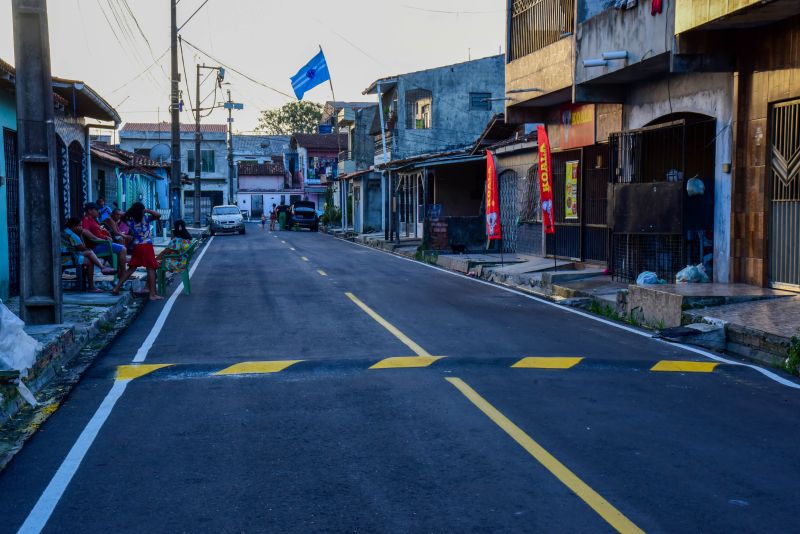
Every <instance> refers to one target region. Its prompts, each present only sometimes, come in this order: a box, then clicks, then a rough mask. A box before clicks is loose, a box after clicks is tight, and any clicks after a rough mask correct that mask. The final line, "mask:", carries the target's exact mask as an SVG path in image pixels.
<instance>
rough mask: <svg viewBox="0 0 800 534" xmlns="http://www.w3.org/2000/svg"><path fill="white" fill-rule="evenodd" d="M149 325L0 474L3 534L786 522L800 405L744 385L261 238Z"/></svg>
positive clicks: (575, 325) (295, 239)
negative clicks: (142, 355)
mask: <svg viewBox="0 0 800 534" xmlns="http://www.w3.org/2000/svg"><path fill="white" fill-rule="evenodd" d="M164 306H169V304H168V303H157V304H152V303H151V304H148V305H147V307H146V308H145V310H144V312H143V313H142V314H141V315H140V317H139V318H138V319H137V320H136V322H135V323H134V324H133V325H132V326H131V327H130V328H128V330H127V331H125V332H124V333H123V334H122V335H121V336H120V337H119V338H117V340H116V342H115V343H114V344H113V346H112V347H110V349H109V350H108V352H107V354H106V355H105V356H103V357H102V358H101V359H99V360H98V361H97V362H96V364H95V365H94V366H93V367H92V368H91V369H90V371H89V372H88V373H87V375H86V376H85V377H84V379H83V380H82V381H81V382H80V383H79V384H78V386H77V387H76V388H75V390H74V391H73V393H72V394H71V395H70V397H69V398H68V400H67V402H65V403H64V404H63V405H62V406H61V407H60V408H59V409H58V411H57V412H56V413H55V414H54V415H53V416H52V417H51V418H50V419H49V420H48V421H47V422H46V423H45V424H44V425H43V426H42V428H41V429H40V430H39V432H38V433H37V434H36V435H35V436H34V437H33V439H32V440H31V441H30V442H29V443H28V444H27V445H26V446H25V448H24V449H23V450H22V451H21V452H20V454H18V455H17V457H16V458H15V459H14V460H13V461H12V463H11V464H10V465H9V466H8V467H7V468H6V470H5V471H4V472H2V473H1V474H0V531H2V532H16V531H18V530H19V529H20V527H24V528H23V531H33V532H36V531H39V530H40V529H43V531H45V532H129V531H130V532H150V533H152V532H457V531H466V532H610V531H614V530H619V531H624V532H636V531H638V529H641V530H644V531H647V532H700V531H702V532H731V531H747V532H788V531H797V530H798V527H799V526H800V520H798V517H797V495H798V489H800V454H798V452H797V443H798V442H799V441H800V429H799V428H798V425H797V421H798V413H800V391H798V390H794V389H791V388H788V387H786V386H784V385H781V384H779V383H777V382H775V381H773V380H770V379H769V378H768V377H766V376H764V375H762V374H759V373H757V372H755V371H753V370H752V369H748V368H744V367H736V366H729V365H719V366H716V367H714V366H713V362H711V361H710V360H708V359H706V358H704V357H703V356H702V355H699V354H697V353H694V352H690V351H687V350H684V349H682V348H680V347H676V346H673V345H668V344H665V343H663V342H658V341H655V340H652V339H649V338H648V337H646V336H642V335H638V334H636V333H633V332H629V331H626V330H623V329H619V328H614V327H612V326H609V325H607V324H604V323H602V322H599V321H596V320H592V319H589V318H586V317H582V316H580V315H577V314H575V313H572V312H570V311H568V310H565V309H562V308H559V307H555V306H552V305H549V304H546V303H542V302H540V301H537V300H534V299H531V298H526V297H524V296H520V295H517V294H514V293H511V292H508V291H505V290H503V289H500V288H497V287H493V286H490V285H488V284H482V283H479V282H477V281H475V280H471V279H467V278H466V277H461V276H456V275H452V274H449V273H446V272H442V271H439V270H436V269H433V268H430V267H427V266H424V265H421V264H418V263H415V262H411V261H407V260H404V259H401V258H398V257H395V256H391V255H388V254H384V253H381V252H378V251H374V250H371V249H367V248H364V247H360V246H356V245H353V244H350V243H346V242H343V241H338V240H335V239H333V238H331V237H328V236H325V235H321V234H312V233H308V232H304V233H294V232H291V233H289V232H284V233H276V234H271V233H269V232H263V231H260V230H259V229H258V228H257V227H256V226H251V227H249V228H248V234H247V235H246V236H238V235H231V236H218V237H216V238H214V239H213V241H212V242H211V243H210V245H209V247H208V249H207V251H206V253H205V255H204V256H203V257H202V259H201V260H200V261H199V264H198V265H197V268H196V271H195V273H194V275H193V277H192V294H191V295H190V296H184V295H181V296H179V297H177V299H176V300H175V301H174V305H173V306H172V308H171V310H170V311H169V314H168V315H166V314H165V313H162V312H163V311H164ZM165 315H166V320H164V321H162V320H161V319H163V318H164V317H165ZM160 318H161V319H160ZM157 325H161V330H160V331H159V333H158V335H157V337H156V338H155V341H154V342H153V344H152V347H151V348H150V349H149V350H148V351H147V352H146V360H145V361H144V362H142V363H141V365H139V366H137V367H132V366H131V361H132V359H133V358H134V356H135V355H136V354H137V352H140V350H139V349H140V347H141V346H142V345H143V343H145V342H146V340H147V339H148V336H150V338H151V339H152V337H153V336H152V335H151V333H152V332H153V328H154V326H156V327H157ZM387 358H394V359H388V360H387ZM398 358H399V359H398ZM523 358H534V359H527V360H523V362H524V363H523V364H522V365H527V367H520V366H519V365H520V364H517V365H518V366H517V367H512V365H513V364H516V363H517V362H520V360H522V359H523ZM664 361H678V362H683V363H672V364H670V363H661V364H659V362H664ZM243 362H256V363H252V364H249V365H245V366H242V365H239V366H237V367H231V366H234V365H236V364H242V363H243ZM380 362H382V363H380ZM686 362H699V364H693V363H686ZM167 364H169V366H166V367H159V368H156V365H167ZM376 364H377V367H378V368H372V369H370V367H372V366H374V365H376ZM656 365H659V367H657V368H661V369H664V370H665V371H663V372H659V371H654V370H652V369H653V367H654V366H656ZM151 366H152V367H151ZM543 367H555V368H543ZM697 371H701V372H697ZM220 372H222V374H217V373H220Z"/></svg>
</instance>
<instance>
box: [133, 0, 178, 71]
mask: <svg viewBox="0 0 800 534" xmlns="http://www.w3.org/2000/svg"><path fill="white" fill-rule="evenodd" d="M122 5H123V6H124V7H125V10H126V11H127V12H128V14H129V15H130V17H131V19H133V22H134V24H135V25H136V29H137V30H138V31H139V35H141V36H142V39H144V42H145V44H146V45H147V50H148V51H149V52H150V57H151V58H152V59H153V60H155V59H156V55H155V53H154V52H153V47H152V45H151V44H150V39H148V38H147V35H146V34H145V33H144V30H143V29H142V25H141V24H139V19H137V18H136V15H135V14H134V13H133V10H132V9H131V6H130V4H128V0H122ZM156 62H157V61H156ZM158 66H159V67H161V73H162V74H163V75H164V77H165V78H167V79H168V80H169V76H167V72H166V71H165V70H164V67H162V66H161V64H160V63H159V64H158Z"/></svg>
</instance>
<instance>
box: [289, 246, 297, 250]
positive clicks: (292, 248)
mask: <svg viewBox="0 0 800 534" xmlns="http://www.w3.org/2000/svg"><path fill="white" fill-rule="evenodd" d="M289 250H297V249H296V248H294V247H289Z"/></svg>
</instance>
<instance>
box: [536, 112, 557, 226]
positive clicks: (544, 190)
mask: <svg viewBox="0 0 800 534" xmlns="http://www.w3.org/2000/svg"><path fill="white" fill-rule="evenodd" d="M536 137H537V139H538V144H539V200H540V201H541V203H542V224H543V225H544V233H546V234H554V233H556V221H555V217H554V214H553V174H552V167H551V165H550V140H549V139H548V138H547V130H546V129H545V127H544V125H542V124H540V125H539V126H537V127H536Z"/></svg>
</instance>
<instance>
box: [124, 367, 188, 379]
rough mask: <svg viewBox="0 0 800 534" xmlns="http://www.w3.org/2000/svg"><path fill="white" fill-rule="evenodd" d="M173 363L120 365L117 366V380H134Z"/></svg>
mask: <svg viewBox="0 0 800 534" xmlns="http://www.w3.org/2000/svg"><path fill="white" fill-rule="evenodd" d="M172 365H174V364H172V363H147V364H140V365H118V366H117V376H116V379H117V380H133V379H134V378H139V377H141V376H144V375H148V374H150V373H152V372H153V371H158V370H159V369H163V368H164V367H170V366H172Z"/></svg>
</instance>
